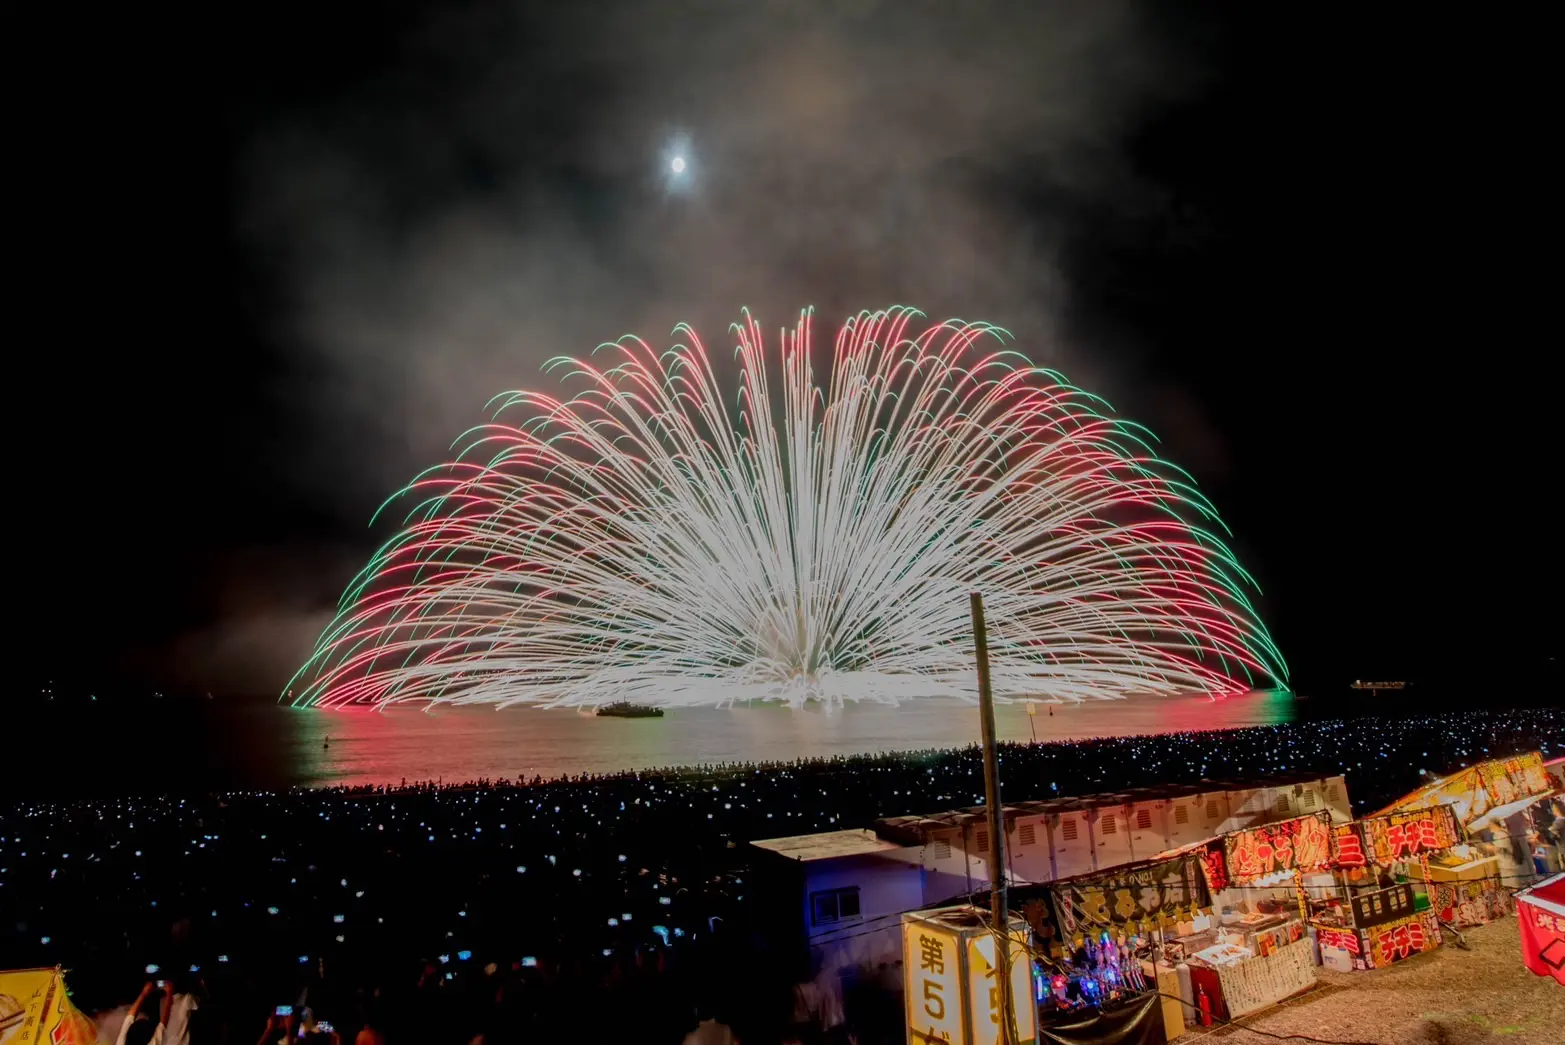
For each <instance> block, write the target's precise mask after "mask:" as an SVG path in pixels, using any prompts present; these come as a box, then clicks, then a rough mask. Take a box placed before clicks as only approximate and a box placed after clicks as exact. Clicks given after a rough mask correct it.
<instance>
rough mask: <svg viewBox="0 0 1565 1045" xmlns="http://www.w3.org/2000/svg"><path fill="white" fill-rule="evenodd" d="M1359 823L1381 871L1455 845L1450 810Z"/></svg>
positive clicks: (1431, 809) (1442, 808)
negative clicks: (1399, 862) (1382, 868)
mask: <svg viewBox="0 0 1565 1045" xmlns="http://www.w3.org/2000/svg"><path fill="white" fill-rule="evenodd" d="M1362 823H1363V826H1364V840H1365V842H1366V843H1368V849H1369V851H1370V853H1371V854H1372V855H1373V858H1374V861H1375V863H1377V864H1379V865H1380V866H1382V867H1389V866H1390V865H1391V864H1394V863H1396V862H1398V861H1400V860H1412V859H1416V858H1417V857H1419V856H1421V855H1423V854H1427V853H1433V852H1438V851H1439V850H1442V849H1449V848H1451V846H1453V845H1455V844H1456V843H1457V831H1456V814H1455V813H1453V812H1452V811H1451V807H1450V806H1430V807H1429V808H1427V809H1414V810H1410V811H1408V812H1404V813H1391V814H1389V815H1387V816H1374V817H1369V818H1367V819H1365V820H1364V821H1362Z"/></svg>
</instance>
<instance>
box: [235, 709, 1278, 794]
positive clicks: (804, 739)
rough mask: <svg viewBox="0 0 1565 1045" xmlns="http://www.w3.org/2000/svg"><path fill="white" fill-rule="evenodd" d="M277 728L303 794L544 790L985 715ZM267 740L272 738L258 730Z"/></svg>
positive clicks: (491, 719) (1219, 725)
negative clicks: (314, 788) (516, 781)
mask: <svg viewBox="0 0 1565 1045" xmlns="http://www.w3.org/2000/svg"><path fill="white" fill-rule="evenodd" d="M256 711H257V713H258V714H260V715H261V716H262V717H265V716H273V717H277V718H281V719H286V724H283V723H277V724H276V726H274V728H277V727H278V726H280V727H281V728H280V729H279V730H278V732H279V734H280V736H281V737H282V745H281V746H282V748H283V751H284V752H286V754H287V757H289V758H290V759H291V760H292V761H291V765H290V768H291V770H292V772H291V773H289V774H288V775H289V776H291V777H292V778H293V782H296V783H301V784H310V785H318V784H396V783H400V782H401V781H402V780H404V779H407V780H410V781H411V780H428V779H440V778H443V779H445V780H448V781H450V780H468V779H473V778H476V777H491V778H495V777H506V778H515V777H516V776H518V775H523V776H526V777H529V778H530V777H532V776H533V775H535V774H536V775H540V776H543V777H545V778H548V777H554V776H560V775H563V774H571V773H584V772H607V771H613V770H619V769H628V768H644V767H651V766H668V765H690V764H695V763H711V762H754V761H769V760H788V759H795V758H805V757H819V756H826V755H841V754H854V753H859V752H866V751H908V750H917V749H920V748H931V747H958V746H962V745H965V744H974V743H977V742H978V711H977V709H976V708H975V707H973V706H971V705H967V704H959V703H956V702H945V701H923V702H918V703H912V704H908V705H905V706H903V707H899V708H888V707H881V706H854V707H848V708H832V709H825V708H821V707H819V706H812V707H809V708H806V709H804V710H799V711H794V710H789V709H787V708H782V707H777V706H775V705H757V706H753V707H737V708H732V709H715V708H702V709H682V710H677V711H670V712H668V713H667V714H666V715H665V716H664V717H663V718H648V719H618V718H596V717H594V716H591V715H583V714H580V713H578V712H575V711H567V710H553V711H543V710H538V709H534V708H508V709H506V710H504V711H495V710H493V709H490V708H482V707H461V708H442V709H440V710H437V711H433V712H425V711H421V710H419V709H416V708H409V707H396V708H391V709H388V710H387V711H384V712H375V711H314V710H295V709H290V708H266V709H256ZM1293 718H1294V702H1293V698H1292V697H1291V696H1290V695H1288V694H1286V693H1279V692H1271V691H1264V692H1256V693H1251V694H1248V695H1245V696H1242V697H1234V698H1230V699H1228V700H1221V701H1216V702H1213V701H1208V700H1205V699H1197V698H1158V697H1143V698H1132V699H1130V700H1122V701H1098V702H1092V703H1088V704H1079V705H1066V706H1059V707H1054V708H1053V713H1052V714H1050V708H1049V706H1048V705H1039V706H1038V708H1037V714H1036V716H1035V717H1033V719H1032V721H1031V722H1030V723H1029V721H1028V715H1027V711H1026V708H1025V707H1024V706H1022V705H1019V704H1015V705H1002V706H1000V707H998V708H996V710H995V727H996V730H997V732H998V735H999V736H1000V738H1001V739H1002V740H1013V741H1026V740H1028V739H1030V738H1031V737H1032V736H1033V735H1034V731H1036V736H1037V739H1038V740H1040V741H1042V740H1069V739H1081V738H1086V737H1095V736H1118V735H1129V734H1137V733H1165V732H1178V731H1184V730H1193V729H1226V728H1234V727H1240V726H1254V725H1271V724H1275V723H1282V722H1289V721H1292V720H1293ZM263 732H266V731H264V730H263Z"/></svg>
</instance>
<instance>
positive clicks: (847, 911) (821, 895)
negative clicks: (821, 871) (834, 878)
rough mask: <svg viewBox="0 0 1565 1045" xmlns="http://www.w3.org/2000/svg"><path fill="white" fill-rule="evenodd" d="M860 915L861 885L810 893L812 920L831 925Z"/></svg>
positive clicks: (817, 923)
mask: <svg viewBox="0 0 1565 1045" xmlns="http://www.w3.org/2000/svg"><path fill="white" fill-rule="evenodd" d="M858 916H859V887H858V886H856V885H855V886H851V887H849V888H847V889H825V890H823V891H821V892H818V893H811V894H810V922H811V923H812V924H814V925H831V924H833V923H834V922H842V921H846V920H847V919H849V918H857V917H858Z"/></svg>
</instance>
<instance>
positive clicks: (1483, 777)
mask: <svg viewBox="0 0 1565 1045" xmlns="http://www.w3.org/2000/svg"><path fill="white" fill-rule="evenodd" d="M1553 792H1554V782H1553V780H1552V779H1550V777H1549V774H1548V773H1547V772H1546V771H1545V770H1544V768H1543V756H1542V755H1541V754H1539V753H1538V752H1536V751H1529V752H1526V753H1525V754H1521V755H1514V756H1512V757H1510V758H1496V759H1491V760H1489V761H1487V762H1479V763H1477V764H1476V765H1471V766H1468V767H1467V768H1466V769H1463V770H1460V771H1459V772H1456V773H1452V774H1451V775H1450V776H1448V777H1442V778H1441V779H1439V780H1436V781H1435V782H1434V783H1432V784H1428V785H1426V786H1424V787H1421V788H1419V789H1418V790H1417V791H1414V792H1412V793H1411V794H1408V795H1405V796H1403V797H1402V798H1400V799H1398V800H1397V801H1396V802H1393V803H1392V804H1391V805H1389V806H1387V807H1386V808H1385V809H1382V810H1380V811H1379V812H1378V813H1375V814H1373V815H1375V816H1383V815H1385V814H1388V813H1400V812H1406V811H1408V810H1413V809H1427V808H1428V807H1430V806H1439V805H1449V806H1451V807H1452V809H1453V811H1454V812H1455V813H1456V818H1457V820H1458V821H1459V822H1460V823H1461V824H1462V826H1463V827H1466V828H1469V829H1471V828H1472V827H1473V825H1474V824H1475V823H1477V822H1480V821H1483V822H1489V820H1486V819H1485V818H1489V819H1491V820H1492V818H1493V817H1494V815H1495V814H1496V813H1499V812H1500V811H1501V810H1503V809H1504V808H1505V807H1507V806H1513V805H1516V803H1521V805H1520V806H1517V808H1525V806H1526V805H1527V804H1529V803H1531V802H1533V801H1536V800H1537V799H1539V798H1542V797H1544V796H1546V795H1549V794H1552V793H1553ZM1512 811H1513V812H1514V811H1515V810H1512ZM1507 815H1508V814H1507Z"/></svg>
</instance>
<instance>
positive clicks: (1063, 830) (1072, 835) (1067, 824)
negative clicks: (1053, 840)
mask: <svg viewBox="0 0 1565 1045" xmlns="http://www.w3.org/2000/svg"><path fill="white" fill-rule="evenodd" d="M1060 837H1061V838H1063V839H1065V840H1066V841H1067V842H1074V841H1075V840H1076V821H1075V820H1073V819H1071V818H1069V817H1067V818H1066V819H1064V820H1062V821H1060Z"/></svg>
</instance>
